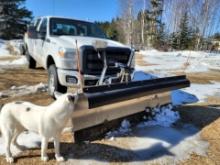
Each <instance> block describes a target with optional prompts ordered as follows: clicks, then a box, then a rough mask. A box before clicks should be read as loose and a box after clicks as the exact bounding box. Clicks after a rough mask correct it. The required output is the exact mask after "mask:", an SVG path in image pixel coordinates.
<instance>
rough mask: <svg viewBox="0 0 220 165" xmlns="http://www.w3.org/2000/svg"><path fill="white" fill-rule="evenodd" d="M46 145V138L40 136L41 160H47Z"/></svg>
mask: <svg viewBox="0 0 220 165" xmlns="http://www.w3.org/2000/svg"><path fill="white" fill-rule="evenodd" d="M47 147H48V138H46V137H42V141H41V160H42V161H44V162H46V161H48V159H49V158H48V156H47V153H46V152H47Z"/></svg>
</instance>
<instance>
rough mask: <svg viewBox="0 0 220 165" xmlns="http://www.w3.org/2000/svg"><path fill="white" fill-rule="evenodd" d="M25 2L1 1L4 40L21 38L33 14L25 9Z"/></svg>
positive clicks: (15, 0) (0, 9) (1, 26)
mask: <svg viewBox="0 0 220 165" xmlns="http://www.w3.org/2000/svg"><path fill="white" fill-rule="evenodd" d="M24 2H25V0H10V1H8V0H0V37H1V38H3V39H12V38H20V37H22V36H23V34H24V32H25V30H26V25H27V24H28V23H29V22H30V21H31V19H32V13H31V12H30V11H28V10H27V9H26V8H25V7H24Z"/></svg>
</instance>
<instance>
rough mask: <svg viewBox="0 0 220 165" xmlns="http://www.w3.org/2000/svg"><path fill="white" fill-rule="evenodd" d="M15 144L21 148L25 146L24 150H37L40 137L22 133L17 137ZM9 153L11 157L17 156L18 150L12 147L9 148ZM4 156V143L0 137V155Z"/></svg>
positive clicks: (31, 133) (34, 134) (30, 133)
mask: <svg viewBox="0 0 220 165" xmlns="http://www.w3.org/2000/svg"><path fill="white" fill-rule="evenodd" d="M17 142H18V144H19V145H21V146H25V147H26V148H28V149H30V148H39V147H40V145H39V144H40V142H41V137H40V135H38V134H36V133H33V132H23V133H21V134H20V135H19V136H18V139H17ZM11 151H12V154H13V155H18V154H19V153H20V152H22V151H20V150H18V149H17V148H16V147H14V146H13V145H12V146H11ZM3 154H5V141H4V138H3V137H0V155H3Z"/></svg>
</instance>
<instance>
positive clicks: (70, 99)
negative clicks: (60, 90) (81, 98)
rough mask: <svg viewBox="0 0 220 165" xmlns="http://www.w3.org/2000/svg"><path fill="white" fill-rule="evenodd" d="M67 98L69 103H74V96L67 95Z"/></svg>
mask: <svg viewBox="0 0 220 165" xmlns="http://www.w3.org/2000/svg"><path fill="white" fill-rule="evenodd" d="M67 98H68V100H69V101H71V102H74V101H75V96H74V95H68V96H67Z"/></svg>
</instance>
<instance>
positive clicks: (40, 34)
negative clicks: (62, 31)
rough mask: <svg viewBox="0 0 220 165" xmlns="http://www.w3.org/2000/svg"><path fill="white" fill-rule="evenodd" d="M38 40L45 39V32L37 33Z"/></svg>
mask: <svg viewBox="0 0 220 165" xmlns="http://www.w3.org/2000/svg"><path fill="white" fill-rule="evenodd" d="M37 36H38V39H42V40H45V39H46V32H38V35H37Z"/></svg>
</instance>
